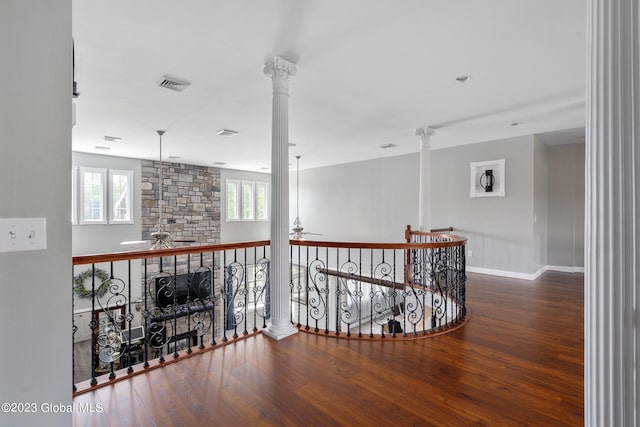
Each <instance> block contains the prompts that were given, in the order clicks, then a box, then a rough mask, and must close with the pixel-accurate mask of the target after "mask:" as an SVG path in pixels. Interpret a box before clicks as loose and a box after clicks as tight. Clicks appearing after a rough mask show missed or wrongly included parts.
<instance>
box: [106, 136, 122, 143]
mask: <svg viewBox="0 0 640 427" xmlns="http://www.w3.org/2000/svg"><path fill="white" fill-rule="evenodd" d="M104 140H105V141H109V142H120V141H122V138H120V137H119V136H109V135H105V136H104Z"/></svg>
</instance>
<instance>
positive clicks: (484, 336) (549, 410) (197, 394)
mask: <svg viewBox="0 0 640 427" xmlns="http://www.w3.org/2000/svg"><path fill="white" fill-rule="evenodd" d="M467 304H468V307H470V309H471V311H472V313H471V319H470V320H469V322H468V323H467V324H466V325H465V326H464V327H463V328H461V329H458V330H456V331H454V332H452V333H450V334H446V335H441V336H436V337H433V338H429V339H425V340H415V341H393V340H392V339H391V338H390V339H389V340H388V341H382V342H380V341H375V342H368V341H349V340H338V339H333V338H330V337H323V336H315V335H310V334H305V333H298V334H297V335H295V336H292V337H290V338H287V339H284V340H282V341H273V340H271V339H269V338H267V337H265V336H263V335H257V336H256V337H251V338H248V339H246V340H243V341H239V342H236V343H233V344H230V345H227V346H225V347H221V348H219V349H216V350H214V351H210V352H207V353H204V354H202V355H199V356H194V357H192V358H189V359H186V360H183V361H180V362H178V363H174V364H171V365H168V366H166V367H164V368H162V369H157V370H154V371H151V372H148V373H146V374H142V375H139V376H136V377H133V378H131V380H128V381H122V382H119V383H116V384H114V385H112V386H108V387H105V388H101V389H98V390H95V391H93V392H90V393H86V394H82V395H80V396H77V397H76V398H75V399H74V403H75V404H76V405H79V404H86V403H92V404H97V403H100V404H101V405H102V407H103V408H104V411H103V412H101V413H93V414H89V413H79V412H75V413H74V425H75V426H201V425H202V426H257V425H261V426H262V425H264V426H330V425H345V426H378V425H380V426H382V425H384V426H412V425H415V426H431V425H433V426H468V425H486V426H523V425H531V426H562V425H571V426H578V425H582V424H583V342H584V338H583V276H582V275H581V274H569V273H556V272H547V273H545V274H544V275H543V276H542V277H541V278H540V279H538V280H536V281H526V280H516V279H505V278H499V277H494V276H487V275H479V274H471V273H470V274H468V283H467Z"/></svg>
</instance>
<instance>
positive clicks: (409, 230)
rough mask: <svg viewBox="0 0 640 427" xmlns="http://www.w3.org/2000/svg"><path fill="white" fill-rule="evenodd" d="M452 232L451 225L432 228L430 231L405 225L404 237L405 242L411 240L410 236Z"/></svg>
mask: <svg viewBox="0 0 640 427" xmlns="http://www.w3.org/2000/svg"><path fill="white" fill-rule="evenodd" d="M446 232H453V227H445V228H432V229H431V231H429V232H427V231H417V230H414V229H412V228H411V225H407V228H406V230H404V238H405V240H406V241H407V243H409V242H411V236H412V235H415V236H430V235H431V234H433V233H446Z"/></svg>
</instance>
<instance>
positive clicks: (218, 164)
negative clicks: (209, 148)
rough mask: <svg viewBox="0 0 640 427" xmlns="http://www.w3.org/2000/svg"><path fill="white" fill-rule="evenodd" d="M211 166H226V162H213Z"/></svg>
mask: <svg viewBox="0 0 640 427" xmlns="http://www.w3.org/2000/svg"><path fill="white" fill-rule="evenodd" d="M213 164H214V165H216V166H224V165H226V164H227V162H213Z"/></svg>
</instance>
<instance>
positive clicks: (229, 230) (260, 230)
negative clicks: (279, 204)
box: [220, 169, 291, 243]
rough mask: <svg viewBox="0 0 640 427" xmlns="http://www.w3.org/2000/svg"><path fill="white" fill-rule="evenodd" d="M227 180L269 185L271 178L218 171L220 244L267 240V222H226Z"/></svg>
mask: <svg viewBox="0 0 640 427" xmlns="http://www.w3.org/2000/svg"><path fill="white" fill-rule="evenodd" d="M227 179H236V180H245V181H255V182H266V183H269V185H271V184H270V183H271V176H270V175H269V174H266V173H257V172H246V171H238V170H233V169H220V194H221V198H222V200H221V202H222V203H221V206H220V224H221V226H220V243H233V242H247V241H252V240H268V239H269V235H270V233H271V231H270V229H269V221H227V184H226V180H227ZM269 191H271V188H269ZM290 199H291V198H290ZM269 200H271V199H269Z"/></svg>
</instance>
